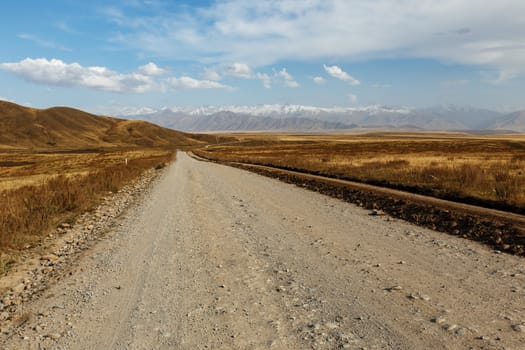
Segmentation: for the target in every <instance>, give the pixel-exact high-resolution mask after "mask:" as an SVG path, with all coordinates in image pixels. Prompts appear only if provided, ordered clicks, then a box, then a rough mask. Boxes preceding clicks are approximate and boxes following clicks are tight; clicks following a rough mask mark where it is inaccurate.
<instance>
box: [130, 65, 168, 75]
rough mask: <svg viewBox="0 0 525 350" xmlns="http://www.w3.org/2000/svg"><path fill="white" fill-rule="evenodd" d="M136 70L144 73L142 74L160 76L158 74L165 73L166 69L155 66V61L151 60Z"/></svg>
mask: <svg viewBox="0 0 525 350" xmlns="http://www.w3.org/2000/svg"><path fill="white" fill-rule="evenodd" d="M137 71H138V72H139V73H140V74H144V75H147V76H152V77H153V76H160V75H164V74H166V73H167V70H165V69H163V68H160V67H159V66H157V65H156V64H155V63H153V62H149V63H147V64H145V65H143V66H140V67H139V68H138V69H137Z"/></svg>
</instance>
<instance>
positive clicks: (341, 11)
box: [105, 0, 525, 77]
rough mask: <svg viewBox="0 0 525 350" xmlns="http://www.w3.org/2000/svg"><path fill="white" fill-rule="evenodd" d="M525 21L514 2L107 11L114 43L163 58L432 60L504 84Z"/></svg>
mask: <svg viewBox="0 0 525 350" xmlns="http://www.w3.org/2000/svg"><path fill="white" fill-rule="evenodd" d="M473 7H475V8H476V10H475V11H473V10H472V9H473ZM522 13H525V2H524V1H520V0H499V1H491V2H488V1H485V2H483V6H480V4H479V3H477V2H476V1H474V0H441V1H421V0H397V1H391V0H375V1H368V0H308V1H294V0H285V1H283V0H267V1H245V0H220V1H219V0H214V1H211V3H210V4H209V5H207V6H199V7H195V8H187V9H186V10H185V11H179V9H174V10H171V11H170V10H169V9H167V8H164V9H163V11H160V10H159V11H156V12H152V13H148V14H147V15H139V14H137V12H133V11H126V10H125V9H116V8H110V9H108V10H107V11H106V12H105V14H106V15H107V16H108V17H109V18H110V20H111V21H112V22H113V23H116V24H117V25H119V26H120V28H119V33H120V34H119V36H118V37H115V38H114V43H120V44H121V45H122V46H127V47H130V46H131V47H134V48H137V49H140V50H145V51H146V52H151V53H154V54H156V55H163V56H167V57H178V58H181V59H191V60H200V61H202V62H207V63H209V62H210V61H212V62H215V63H223V62H247V63H248V64H250V65H251V66H252V67H255V66H263V65H269V64H274V63H276V62H279V61H285V60H300V61H301V60H303V61H312V60H314V59H318V60H326V59H331V60H346V61H347V60H349V59H354V58H359V59H362V58H370V57H371V58H384V57H387V58H392V57H403V58H406V57H411V58H430V59H437V60H440V61H444V62H454V63H460V64H468V65H477V66H482V67H484V68H490V69H497V70H499V71H503V72H505V73H504V74H502V77H512V76H513V75H515V74H519V73H520V72H524V71H525V65H523V62H525V47H524V45H523V43H524V42H525V26H524V25H523V18H522V16H519V15H518V14H522ZM509 14H516V15H509ZM494 19H504V21H503V22H502V21H499V20H494Z"/></svg>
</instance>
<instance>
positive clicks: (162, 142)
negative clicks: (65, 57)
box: [0, 101, 202, 150]
mask: <svg viewBox="0 0 525 350" xmlns="http://www.w3.org/2000/svg"><path fill="white" fill-rule="evenodd" d="M200 143H202V141H199V140H197V138H194V137H192V135H191V134H186V133H182V132H178V131H175V130H171V129H166V128H162V127H160V126H157V125H154V124H151V123H148V122H145V121H139V120H123V119H117V118H111V117H102V116H96V115H93V114H89V113H86V112H83V111H80V110H77V109H73V108H67V107H54V108H49V109H34V108H28V107H23V106H20V105H17V104H14V103H10V102H5V101H0V149H39V150H40V149H49V150H72V149H93V148H104V149H105V148H121V147H125V148H129V147H182V146H190V145H197V144H200Z"/></svg>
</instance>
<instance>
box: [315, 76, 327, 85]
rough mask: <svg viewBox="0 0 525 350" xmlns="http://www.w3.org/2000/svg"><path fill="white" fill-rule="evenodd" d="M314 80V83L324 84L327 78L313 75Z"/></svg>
mask: <svg viewBox="0 0 525 350" xmlns="http://www.w3.org/2000/svg"><path fill="white" fill-rule="evenodd" d="M312 80H313V81H314V83H316V84H317V85H323V84H324V83H326V79H325V78H323V77H313V78H312Z"/></svg>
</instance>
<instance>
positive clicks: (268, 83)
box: [255, 72, 272, 89]
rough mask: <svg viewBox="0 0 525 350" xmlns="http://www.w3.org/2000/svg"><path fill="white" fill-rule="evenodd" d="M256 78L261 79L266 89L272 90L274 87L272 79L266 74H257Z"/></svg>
mask: <svg viewBox="0 0 525 350" xmlns="http://www.w3.org/2000/svg"><path fill="white" fill-rule="evenodd" d="M255 78H256V79H259V80H260V81H261V82H262V84H263V86H264V88H265V89H270V88H271V87H272V78H270V76H269V75H268V74H266V73H259V72H258V73H256V74H255Z"/></svg>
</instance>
